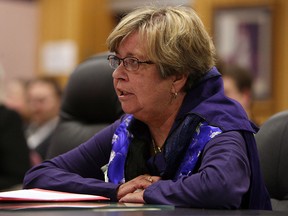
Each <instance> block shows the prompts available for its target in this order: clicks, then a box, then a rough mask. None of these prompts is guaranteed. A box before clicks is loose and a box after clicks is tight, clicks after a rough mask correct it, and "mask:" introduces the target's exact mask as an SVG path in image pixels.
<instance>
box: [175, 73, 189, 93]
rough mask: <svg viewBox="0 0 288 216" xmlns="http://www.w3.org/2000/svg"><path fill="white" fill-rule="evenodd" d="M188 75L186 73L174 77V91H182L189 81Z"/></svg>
mask: <svg viewBox="0 0 288 216" xmlns="http://www.w3.org/2000/svg"><path fill="white" fill-rule="evenodd" d="M187 79H188V76H187V75H186V74H181V75H177V76H174V77H173V80H172V81H173V82H172V86H173V88H172V91H174V92H172V93H178V92H180V91H181V90H182V89H183V87H184V86H185V84H186V82H187Z"/></svg>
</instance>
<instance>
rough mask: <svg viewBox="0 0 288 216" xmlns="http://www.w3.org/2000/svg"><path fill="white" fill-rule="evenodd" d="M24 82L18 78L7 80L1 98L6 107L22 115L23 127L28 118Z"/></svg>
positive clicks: (25, 82)
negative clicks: (2, 97)
mask: <svg viewBox="0 0 288 216" xmlns="http://www.w3.org/2000/svg"><path fill="white" fill-rule="evenodd" d="M26 84H27V81H26V80H23V79H18V78H15V79H12V80H10V81H8V83H7V86H6V88H5V94H4V100H3V103H4V104H5V106H6V107H7V108H10V109H12V110H15V111H16V112H17V113H18V114H19V115H20V116H21V117H22V120H23V124H24V129H25V128H26V126H27V125H28V124H29V120H30V113H29V109H28V104H27V94H26Z"/></svg>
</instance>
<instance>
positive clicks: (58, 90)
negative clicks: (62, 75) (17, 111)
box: [27, 77, 63, 98]
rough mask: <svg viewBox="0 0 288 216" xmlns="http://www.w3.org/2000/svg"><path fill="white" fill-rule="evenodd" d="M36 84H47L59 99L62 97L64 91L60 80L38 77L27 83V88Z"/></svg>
mask: <svg viewBox="0 0 288 216" xmlns="http://www.w3.org/2000/svg"><path fill="white" fill-rule="evenodd" d="M34 83H46V84H48V85H50V86H51V87H52V88H53V90H54V93H55V95H56V96H57V97H58V98H61V97H62V93H63V90H62V87H61V85H60V83H59V82H58V80H57V79H56V78H54V77H37V78H35V79H33V80H30V81H29V82H28V83H27V88H29V87H30V86H31V85H33V84H34Z"/></svg>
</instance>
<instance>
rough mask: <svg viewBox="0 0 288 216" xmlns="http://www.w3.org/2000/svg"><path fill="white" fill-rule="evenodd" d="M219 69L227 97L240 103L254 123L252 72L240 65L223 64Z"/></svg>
mask: <svg viewBox="0 0 288 216" xmlns="http://www.w3.org/2000/svg"><path fill="white" fill-rule="evenodd" d="M218 68H219V71H220V73H221V74H222V78H223V82H224V91H225V94H226V96H227V97H229V98H232V99H234V100H236V101H238V102H239V103H240V104H241V105H242V107H243V108H244V110H245V111H246V113H247V115H248V117H249V119H250V120H252V121H253V122H254V119H253V115H252V103H253V92H252V87H253V86H252V85H253V77H252V73H251V71H250V70H248V69H246V68H244V67H241V66H239V65H235V64H228V63H226V64H224V63H223V64H222V65H221V66H218ZM255 123H256V122H255Z"/></svg>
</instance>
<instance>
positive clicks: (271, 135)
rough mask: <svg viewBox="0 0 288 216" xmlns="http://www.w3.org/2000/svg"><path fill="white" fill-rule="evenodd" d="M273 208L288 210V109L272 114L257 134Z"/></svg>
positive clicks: (261, 160) (262, 166)
mask: <svg viewBox="0 0 288 216" xmlns="http://www.w3.org/2000/svg"><path fill="white" fill-rule="evenodd" d="M256 142H257V147H258V150H259V159H260V164H261V169H262V173H263V176H264V180H265V183H266V186H267V189H268V191H269V193H270V196H271V201H272V208H273V210H288V111H282V112H279V113H277V114H275V115H273V116H271V117H270V118H269V119H268V120H267V121H266V122H265V123H264V124H263V125H262V126H261V127H260V130H259V132H258V133H257V134H256Z"/></svg>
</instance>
